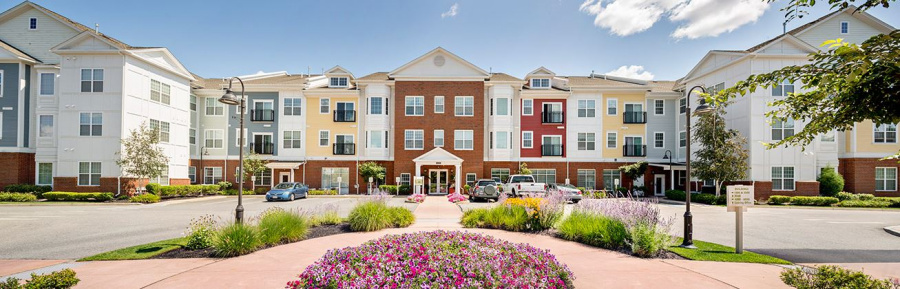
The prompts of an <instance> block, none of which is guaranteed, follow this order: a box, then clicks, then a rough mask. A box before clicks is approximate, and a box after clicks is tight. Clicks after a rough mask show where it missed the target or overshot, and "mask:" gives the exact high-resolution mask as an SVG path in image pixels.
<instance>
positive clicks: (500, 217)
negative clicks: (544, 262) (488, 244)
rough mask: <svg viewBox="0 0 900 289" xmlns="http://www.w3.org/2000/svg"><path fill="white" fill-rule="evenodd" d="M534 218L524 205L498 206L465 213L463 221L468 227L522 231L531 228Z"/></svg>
mask: <svg viewBox="0 0 900 289" xmlns="http://www.w3.org/2000/svg"><path fill="white" fill-rule="evenodd" d="M531 221H532V218H530V217H529V216H528V211H527V210H526V209H525V207H523V206H506V205H501V206H496V207H492V208H490V209H473V210H468V211H466V212H465V213H463V217H462V220H461V223H462V224H463V226H465V227H468V228H489V229H503V230H507V231H514V232H521V231H526V230H528V229H529V225H530V223H531Z"/></svg>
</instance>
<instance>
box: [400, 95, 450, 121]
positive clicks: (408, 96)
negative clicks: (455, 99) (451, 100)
mask: <svg viewBox="0 0 900 289" xmlns="http://www.w3.org/2000/svg"><path fill="white" fill-rule="evenodd" d="M411 97H412V98H417V97H419V98H422V114H408V113H406V107H407V106H406V101H407V100H409V98H411ZM415 107H416V106H413V112H415ZM444 109H445V110H446V109H447V108H446V107H445V108H444ZM403 115H404V116H425V97H424V96H421V95H407V96H406V97H405V98H403Z"/></svg>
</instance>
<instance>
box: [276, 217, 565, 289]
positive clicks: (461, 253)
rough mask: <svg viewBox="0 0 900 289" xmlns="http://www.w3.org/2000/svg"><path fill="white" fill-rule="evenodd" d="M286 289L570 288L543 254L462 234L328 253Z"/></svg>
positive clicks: (425, 235)
mask: <svg viewBox="0 0 900 289" xmlns="http://www.w3.org/2000/svg"><path fill="white" fill-rule="evenodd" d="M299 277H300V279H298V280H295V281H290V282H288V283H287V287H288V288H428V287H431V288H485V287H524V288H572V287H573V285H572V281H573V280H574V279H575V276H574V275H573V274H572V271H570V270H569V269H568V267H566V266H565V265H564V264H562V263H560V262H559V261H557V260H556V257H555V256H553V255H552V254H550V253H549V252H548V251H547V250H541V249H538V248H535V247H532V246H530V245H527V244H521V243H519V244H514V243H510V242H507V241H502V240H498V239H494V238H493V237H490V236H486V235H482V234H474V233H466V232H448V231H433V232H418V233H412V234H402V235H389V236H385V237H382V238H379V239H376V240H373V241H369V242H367V243H365V244H363V245H361V246H359V247H347V248H343V249H337V250H331V251H328V253H326V254H325V256H323V257H322V258H320V259H319V260H318V261H316V262H315V263H313V264H312V265H310V266H309V267H306V270H304V271H303V273H301V274H300V276H299Z"/></svg>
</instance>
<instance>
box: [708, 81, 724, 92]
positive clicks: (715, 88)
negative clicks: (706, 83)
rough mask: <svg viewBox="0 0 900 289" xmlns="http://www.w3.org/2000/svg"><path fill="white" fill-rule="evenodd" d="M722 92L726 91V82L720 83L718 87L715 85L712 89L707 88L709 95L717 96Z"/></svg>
mask: <svg viewBox="0 0 900 289" xmlns="http://www.w3.org/2000/svg"><path fill="white" fill-rule="evenodd" d="M722 90H725V83H724V82H719V83H718V84H716V85H713V86H710V87H707V88H706V92H707V93H709V95H716V94H719V91H722Z"/></svg>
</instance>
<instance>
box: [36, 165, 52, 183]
mask: <svg viewBox="0 0 900 289" xmlns="http://www.w3.org/2000/svg"><path fill="white" fill-rule="evenodd" d="M41 164H50V183H41ZM54 175H56V165H55V164H54V163H53V162H37V163H36V164H35V166H34V183H35V184H37V185H40V186H52V185H53V176H54Z"/></svg>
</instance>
